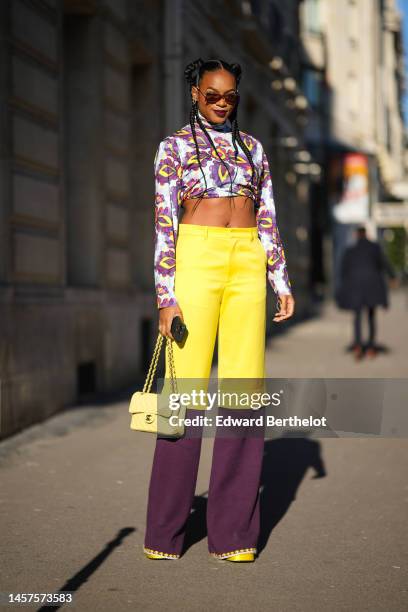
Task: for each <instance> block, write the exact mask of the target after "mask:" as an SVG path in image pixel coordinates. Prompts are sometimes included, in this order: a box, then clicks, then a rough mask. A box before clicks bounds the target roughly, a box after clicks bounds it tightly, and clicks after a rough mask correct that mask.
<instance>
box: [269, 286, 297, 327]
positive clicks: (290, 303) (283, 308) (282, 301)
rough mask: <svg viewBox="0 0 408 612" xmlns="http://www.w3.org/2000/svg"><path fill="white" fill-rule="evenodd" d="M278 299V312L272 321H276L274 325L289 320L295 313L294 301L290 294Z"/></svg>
mask: <svg viewBox="0 0 408 612" xmlns="http://www.w3.org/2000/svg"><path fill="white" fill-rule="evenodd" d="M278 299H279V311H278V312H277V313H276V315H275V316H274V318H273V321H276V323H280V322H281V321H285V320H286V319H289V318H290V317H291V316H292V315H293V313H294V312H295V300H294V297H293V295H292V294H290V293H288V294H282V295H279V297H278Z"/></svg>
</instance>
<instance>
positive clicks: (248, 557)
mask: <svg viewBox="0 0 408 612" xmlns="http://www.w3.org/2000/svg"><path fill="white" fill-rule="evenodd" d="M226 561H239V562H241V561H247V562H248V561H255V555H254V553H240V554H238V555H232V556H231V557H227V558H226Z"/></svg>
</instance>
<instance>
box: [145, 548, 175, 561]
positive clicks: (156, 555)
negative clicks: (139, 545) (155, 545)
mask: <svg viewBox="0 0 408 612" xmlns="http://www.w3.org/2000/svg"><path fill="white" fill-rule="evenodd" d="M143 552H144V554H145V555H146V557H147V558H148V559H167V560H169V559H170V560H172V559H179V558H180V555H173V554H171V553H162V552H160V551H158V550H157V551H153V550H151V549H150V548H147V549H146V548H145V549H144V551H143Z"/></svg>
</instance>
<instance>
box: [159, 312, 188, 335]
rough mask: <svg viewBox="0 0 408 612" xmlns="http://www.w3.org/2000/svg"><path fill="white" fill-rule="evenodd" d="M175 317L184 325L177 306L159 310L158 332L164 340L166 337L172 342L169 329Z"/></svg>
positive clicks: (181, 314)
mask: <svg viewBox="0 0 408 612" xmlns="http://www.w3.org/2000/svg"><path fill="white" fill-rule="evenodd" d="M176 315H178V316H179V317H180V318H181V320H182V321H183V323H184V317H183V313H182V311H181V308H180V307H179V306H178V305H176V306H166V307H165V308H160V309H159V332H160V333H161V335H162V336H164V337H165V338H166V337H167V338H171V339H172V340H174V338H173V334H172V333H171V331H170V328H171V323H172V321H173V319H174V317H175V316H176Z"/></svg>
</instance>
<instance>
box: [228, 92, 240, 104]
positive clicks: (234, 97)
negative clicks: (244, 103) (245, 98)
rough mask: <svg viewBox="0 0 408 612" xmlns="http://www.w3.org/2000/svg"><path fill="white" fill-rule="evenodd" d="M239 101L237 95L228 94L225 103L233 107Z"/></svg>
mask: <svg viewBox="0 0 408 612" xmlns="http://www.w3.org/2000/svg"><path fill="white" fill-rule="evenodd" d="M237 100H238V96H237V94H234V93H231V94H227V95H226V96H225V101H226V103H227V104H231V106H232V105H233V104H235V102H236V101H237Z"/></svg>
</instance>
